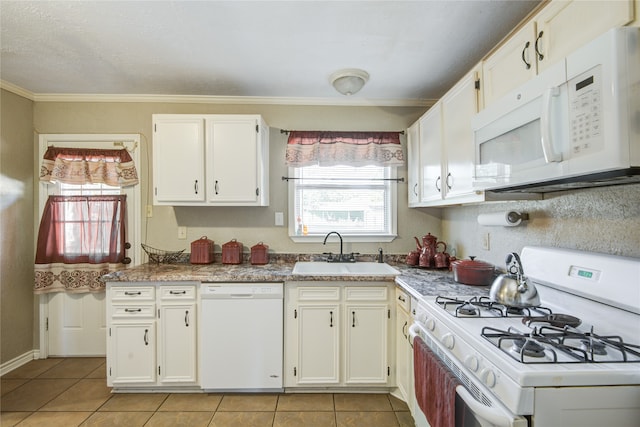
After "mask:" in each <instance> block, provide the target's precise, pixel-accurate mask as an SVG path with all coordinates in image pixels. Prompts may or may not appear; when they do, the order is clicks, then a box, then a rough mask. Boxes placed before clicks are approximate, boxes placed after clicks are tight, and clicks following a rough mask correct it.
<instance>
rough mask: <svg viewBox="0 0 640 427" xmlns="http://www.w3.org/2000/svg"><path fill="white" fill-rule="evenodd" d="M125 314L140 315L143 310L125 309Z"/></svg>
mask: <svg viewBox="0 0 640 427" xmlns="http://www.w3.org/2000/svg"><path fill="white" fill-rule="evenodd" d="M124 311H125V313H140V312H141V311H142V309H141V308H125V309H124Z"/></svg>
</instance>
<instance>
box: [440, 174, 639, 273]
mask: <svg viewBox="0 0 640 427" xmlns="http://www.w3.org/2000/svg"><path fill="white" fill-rule="evenodd" d="M505 210H517V211H520V212H528V213H529V216H530V219H529V221H527V222H523V223H522V224H523V225H520V226H518V227H487V226H482V225H479V224H478V222H477V217H478V214H481V213H490V212H499V211H505ZM442 228H443V233H444V234H443V238H444V239H445V241H446V242H447V243H450V244H451V245H452V246H454V247H456V248H457V249H458V255H462V256H464V257H467V256H469V255H475V256H477V257H478V258H479V259H482V260H485V261H488V262H491V263H493V264H496V265H498V266H500V267H502V268H504V259H505V257H506V255H507V254H508V253H509V252H513V251H516V252H518V253H519V252H520V251H521V249H522V248H523V247H524V246H526V245H537V246H554V247H561V248H569V249H578V250H584V251H591V252H600V253H606V254H613V255H621V256H630V257H635V258H640V184H630V185H622V186H613V187H606V188H592V189H583V190H573V191H563V192H557V193H549V194H546V195H545V198H544V200H539V201H519V202H499V203H496V202H493V203H486V204H483V205H475V206H464V207H453V208H447V209H445V210H444V212H443V221H442ZM484 233H489V238H490V248H489V250H488V251H487V250H484V249H482V235H483V234H484ZM525 273H526V272H525Z"/></svg>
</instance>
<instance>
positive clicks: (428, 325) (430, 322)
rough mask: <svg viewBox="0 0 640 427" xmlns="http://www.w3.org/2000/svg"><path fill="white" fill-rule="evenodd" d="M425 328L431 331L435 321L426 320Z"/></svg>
mask: <svg viewBox="0 0 640 427" xmlns="http://www.w3.org/2000/svg"><path fill="white" fill-rule="evenodd" d="M425 326H426V327H427V329H429V330H430V331H433V330H434V329H435V328H436V321H435V319H427V322H426V324H425Z"/></svg>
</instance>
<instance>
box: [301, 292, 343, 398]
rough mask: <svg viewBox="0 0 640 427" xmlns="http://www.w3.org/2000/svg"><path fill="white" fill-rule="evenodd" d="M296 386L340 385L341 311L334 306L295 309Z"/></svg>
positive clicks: (315, 305) (311, 306) (313, 305)
mask: <svg viewBox="0 0 640 427" xmlns="http://www.w3.org/2000/svg"><path fill="white" fill-rule="evenodd" d="M297 316H298V337H297V339H298V364H297V367H294V371H297V372H294V376H297V384H300V385H301V384H333V385H337V384H338V383H339V382H340V353H339V352H340V330H339V325H340V307H339V305H337V304H300V305H299V306H298V313H297Z"/></svg>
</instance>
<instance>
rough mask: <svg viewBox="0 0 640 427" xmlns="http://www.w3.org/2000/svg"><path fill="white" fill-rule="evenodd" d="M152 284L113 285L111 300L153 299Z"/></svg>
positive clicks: (153, 288)
mask: <svg viewBox="0 0 640 427" xmlns="http://www.w3.org/2000/svg"><path fill="white" fill-rule="evenodd" d="M155 299H156V292H155V287H154V286H114V287H112V288H111V301H123V302H124V301H127V302H129V301H154V300H155Z"/></svg>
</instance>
